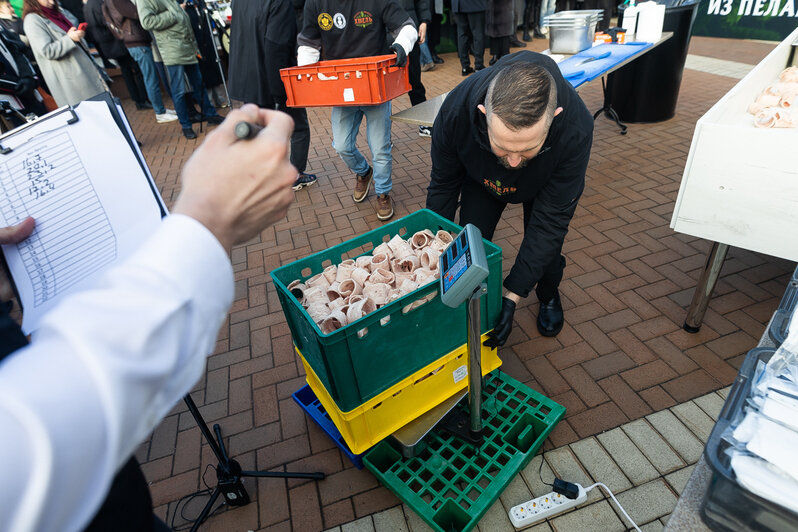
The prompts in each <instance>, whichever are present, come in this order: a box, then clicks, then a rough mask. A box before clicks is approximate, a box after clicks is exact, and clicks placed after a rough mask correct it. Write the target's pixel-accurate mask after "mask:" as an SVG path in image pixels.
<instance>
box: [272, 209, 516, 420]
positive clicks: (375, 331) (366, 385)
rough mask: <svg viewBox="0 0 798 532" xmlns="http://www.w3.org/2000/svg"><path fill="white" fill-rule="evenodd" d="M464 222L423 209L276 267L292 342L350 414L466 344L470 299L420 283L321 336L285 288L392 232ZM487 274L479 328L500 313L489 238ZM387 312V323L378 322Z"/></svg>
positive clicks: (495, 254) (449, 227) (496, 251)
mask: <svg viewBox="0 0 798 532" xmlns="http://www.w3.org/2000/svg"><path fill="white" fill-rule="evenodd" d="M423 229H430V230H432V231H433V232H435V231H438V230H439V229H444V230H446V231H449V232H453V233H459V232H460V231H461V230H462V228H461V227H460V226H459V225H457V224H454V223H452V222H450V221H449V220H447V219H446V218H444V217H442V216H440V215H438V214H436V213H434V212H432V211H430V210H427V209H422V210H419V211H417V212H414V213H413V214H410V215H408V216H405V217H404V218H401V219H399V220H396V221H394V222H391V223H389V224H386V225H384V226H382V227H380V228H378V229H374V230H373V231H369V232H368V233H365V234H363V235H361V236H358V237H355V238H353V239H351V240H347V241H346V242H343V243H341V244H338V245H337V246H333V247H331V248H330V249H328V250H326V251H321V252H319V253H315V254H313V255H310V256H309V257H306V258H304V259H300V260H298V261H296V262H293V263H291V264H288V265H286V266H282V267H280V268H277V269H276V270H274V271H272V273H271V276H272V279H273V280H274V285H275V286H276V287H277V295H278V296H279V298H280V304H281V305H282V306H283V312H284V313H285V317H286V320H287V321H288V327H289V328H290V329H291V335H292V336H293V338H294V343H295V344H296V346H297V347H298V348H299V350H300V351H301V352H302V355H303V356H304V357H305V360H307V362H308V363H309V364H310V366H311V367H312V368H313V371H314V372H316V375H317V376H318V377H319V380H320V381H321V382H322V384H323V385H324V388H325V389H326V390H327V392H328V393H329V394H330V397H331V398H332V399H333V401H335V404H336V405H338V408H339V409H340V410H341V411H342V412H349V411H351V410H353V409H355V408H357V407H358V406H360V405H362V404H363V403H365V402H366V401H368V400H369V399H371V398H372V397H374V396H376V395H378V394H379V393H380V392H383V391H385V390H387V389H388V388H390V387H391V386H393V385H394V384H396V383H398V382H400V381H401V380H403V379H405V378H406V377H408V376H410V375H412V374H413V373H415V372H417V371H418V370H420V369H421V368H423V367H425V366H427V365H428V364H431V363H433V362H434V361H435V360H437V359H439V358H440V357H442V356H445V355H446V354H447V353H449V352H451V351H452V350H453V349H455V348H456V347H458V346H461V345H463V344H464V343H465V342H466V305H465V304H463V305H461V306H460V307H459V308H456V309H453V308H449V307H447V306H445V305H444V304H443V303H442V302H441V298H440V297H439V296H440V294H439V292H440V287H439V284H438V283H433V284H431V285H428V286H426V287H422V288H419V289H418V290H416V291H415V292H412V293H410V294H407V295H406V296H404V297H402V298H401V299H398V300H396V301H394V302H392V303H390V304H388V305H385V306H384V307H382V308H380V309H378V310H377V311H376V312H372V313H371V314H369V315H367V316H366V317H364V318H361V319H360V320H358V321H357V322H355V323H352V324H350V325H347V326H346V327H343V328H341V329H338V330H337V331H333V332H332V333H330V334H323V333H322V332H321V329H319V327H318V326H317V325H316V324H315V323H314V322H313V320H312V319H311V318H310V316H309V315H308V313H307V312H306V311H305V309H304V308H302V305H301V304H300V303H299V302H298V301H297V300H296V298H295V297H294V296H293V295H291V293H290V292H289V291H288V288H287V286H288V284H289V283H291V281H293V280H295V279H301V280H305V279H308V278H310V277H311V276H313V275H315V274H317V273H320V272H321V271H323V270H324V268H325V267H327V266H329V265H330V264H339V263H341V262H342V261H343V260H346V259H352V258H355V257H358V256H360V255H364V254H367V253H371V251H372V250H373V249H374V247H376V246H378V245H379V244H381V243H382V242H387V241H388V240H390V239H391V238H392V237H394V236H395V235H397V234H398V235H400V236H402V237H403V238H405V239H407V238H409V237H410V236H412V235H413V234H414V233H416V232H417V231H421V230H423ZM484 243H485V253H486V255H487V258H488V266H489V270H490V274H489V275H488V280H487V283H488V293H487V294H486V295H485V296H483V297H482V298H481V305H482V307H481V330H482V332H483V333H485V332H488V331H490V330H491V329H493V327H494V325H495V324H496V321H497V320H498V319H499V312H500V311H501V295H502V250H501V248H500V247H498V246H496V245H495V244H492V243H491V242H489V241H487V240H484ZM432 293H437V294H438V296H437V297H435V298H433V299H432V300H431V301H429V302H428V303H426V304H424V305H421V306H420V307H417V308H415V309H413V310H411V311H409V312H407V313H404V312H403V308H404V307H406V306H407V305H408V304H409V303H412V302H414V301H416V300H418V299H419V298H421V297H424V296H426V295H428V294H432ZM386 317H389V318H387V319H388V320H389V321H387V323H385V324H383V323H381V322H382V321H383V319H385V318H386Z"/></svg>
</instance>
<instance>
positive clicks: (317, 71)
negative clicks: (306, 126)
mask: <svg viewBox="0 0 798 532" xmlns="http://www.w3.org/2000/svg"><path fill="white" fill-rule="evenodd" d="M395 62H396V56H395V55H378V56H374V57H356V58H353V59H336V60H334V61H319V62H318V63H313V64H312V65H307V66H301V67H299V66H298V67H291V68H282V69H280V77H281V78H282V80H283V85H285V93H286V95H287V96H288V100H287V102H286V103H287V105H288V106H289V107H331V106H336V107H337V106H346V105H377V104H381V103H385V102H387V101H389V100H393V99H394V98H396V97H397V96H401V95H402V94H404V93H406V92H410V80H409V78H408V74H407V65H405V66H404V67H396V66H393V64H394V63H395Z"/></svg>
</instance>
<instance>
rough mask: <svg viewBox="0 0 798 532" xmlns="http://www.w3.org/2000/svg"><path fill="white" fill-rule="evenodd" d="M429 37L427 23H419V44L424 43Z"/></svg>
mask: <svg viewBox="0 0 798 532" xmlns="http://www.w3.org/2000/svg"><path fill="white" fill-rule="evenodd" d="M426 39H427V23H426V22H422V23H421V24H419V25H418V44H424V41H425V40H426Z"/></svg>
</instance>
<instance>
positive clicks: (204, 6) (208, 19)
mask: <svg viewBox="0 0 798 532" xmlns="http://www.w3.org/2000/svg"><path fill="white" fill-rule="evenodd" d="M199 1H200V2H202V11H203V13H204V15H205V24H206V25H207V26H208V33H210V36H211V43H212V44H213V55H214V59H216V66H217V67H218V68H219V74H221V76H222V86H223V87H224V95H225V97H226V98H227V107H228V108H230V109H232V108H233V102H232V101H230V93H229V92H228V91H227V81H225V79H224V68H222V60H221V58H220V57H219V50H217V48H216V37H215V36H214V34H213V26H212V25H211V17H210V15H209V14H208V5H207V4H206V3H205V1H204V0H199ZM221 44H222V36H221V34H220V35H219V45H220V46H221ZM203 90H205V89H204V88H203ZM200 106H201V104H200Z"/></svg>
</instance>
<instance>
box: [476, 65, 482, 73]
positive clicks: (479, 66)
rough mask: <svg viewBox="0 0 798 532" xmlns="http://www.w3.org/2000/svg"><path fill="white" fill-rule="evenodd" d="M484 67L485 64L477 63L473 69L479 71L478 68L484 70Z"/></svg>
mask: <svg viewBox="0 0 798 532" xmlns="http://www.w3.org/2000/svg"><path fill="white" fill-rule="evenodd" d="M484 68H485V65H477V66H475V67H474V70H476V71H477V72H479V71H480V70H484Z"/></svg>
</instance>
